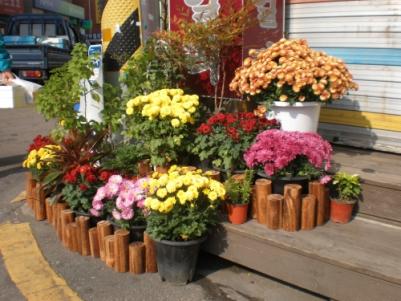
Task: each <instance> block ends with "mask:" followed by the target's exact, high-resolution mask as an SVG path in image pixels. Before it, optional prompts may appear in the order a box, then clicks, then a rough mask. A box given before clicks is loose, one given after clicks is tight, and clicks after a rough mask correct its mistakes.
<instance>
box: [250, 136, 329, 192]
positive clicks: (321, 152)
mask: <svg viewBox="0 0 401 301" xmlns="http://www.w3.org/2000/svg"><path fill="white" fill-rule="evenodd" d="M331 153H332V147H331V145H330V143H329V142H327V141H326V140H324V139H323V138H322V137H320V136H319V135H318V134H315V133H302V132H287V131H280V130H268V131H264V132H263V133H260V134H259V135H258V136H257V137H256V141H255V143H254V144H252V145H251V147H250V148H249V149H248V150H247V151H246V152H245V154H244V159H245V162H246V164H247V166H248V167H249V168H256V169H258V170H259V172H258V174H259V175H261V176H265V177H266V176H267V177H269V178H271V179H272V180H273V193H279V194H283V190H284V185H285V184H289V183H296V184H300V185H302V187H303V191H304V193H307V191H308V181H309V180H315V179H319V178H321V179H324V176H325V175H326V171H327V170H328V169H329V168H330V159H331Z"/></svg>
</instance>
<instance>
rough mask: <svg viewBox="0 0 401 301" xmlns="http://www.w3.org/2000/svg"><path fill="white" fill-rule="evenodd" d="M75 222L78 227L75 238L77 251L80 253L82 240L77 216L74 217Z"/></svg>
mask: <svg viewBox="0 0 401 301" xmlns="http://www.w3.org/2000/svg"><path fill="white" fill-rule="evenodd" d="M75 223H76V224H77V227H78V234H77V239H78V253H79V254H81V255H82V240H81V230H80V228H79V216H76V217H75Z"/></svg>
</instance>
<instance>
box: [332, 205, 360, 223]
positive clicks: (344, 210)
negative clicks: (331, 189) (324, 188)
mask: <svg viewBox="0 0 401 301" xmlns="http://www.w3.org/2000/svg"><path fill="white" fill-rule="evenodd" d="M354 204H355V203H350V204H347V203H343V202H339V201H338V200H334V199H332V200H331V206H330V207H331V208H330V209H331V210H330V220H331V221H332V222H334V223H339V224H346V223H348V222H349V221H350V220H351V217H352V210H353V208H354Z"/></svg>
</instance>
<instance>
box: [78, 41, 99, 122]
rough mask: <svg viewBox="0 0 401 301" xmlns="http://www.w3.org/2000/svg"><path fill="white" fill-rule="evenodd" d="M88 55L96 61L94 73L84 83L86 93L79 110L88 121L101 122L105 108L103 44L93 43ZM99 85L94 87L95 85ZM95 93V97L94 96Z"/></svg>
mask: <svg viewBox="0 0 401 301" xmlns="http://www.w3.org/2000/svg"><path fill="white" fill-rule="evenodd" d="M88 55H89V56H90V57H92V59H93V61H94V69H93V75H92V76H91V78H90V79H89V81H85V82H84V83H83V85H84V87H85V90H86V91H87V92H88V93H86V95H84V96H81V101H80V105H79V112H80V114H81V115H82V116H84V117H85V118H86V120H87V121H91V120H93V121H96V122H101V121H102V116H101V112H102V111H103V108H104V103H103V101H104V100H103V64H102V45H91V46H89V49H88ZM94 85H95V86H98V88H97V89H94V88H93V86H94ZM94 95H96V96H95V98H94V97H93V96H94Z"/></svg>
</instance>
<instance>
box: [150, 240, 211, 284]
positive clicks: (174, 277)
mask: <svg viewBox="0 0 401 301" xmlns="http://www.w3.org/2000/svg"><path fill="white" fill-rule="evenodd" d="M205 240H206V237H203V238H201V239H197V240H191V241H184V242H182V241H168V240H155V243H156V253H157V268H158V270H159V275H160V278H161V280H162V281H167V282H170V283H173V284H177V285H185V284H187V283H189V282H191V281H192V278H193V277H194V274H195V268H196V262H197V260H198V254H199V247H200V245H201V243H202V242H204V241H205Z"/></svg>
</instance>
